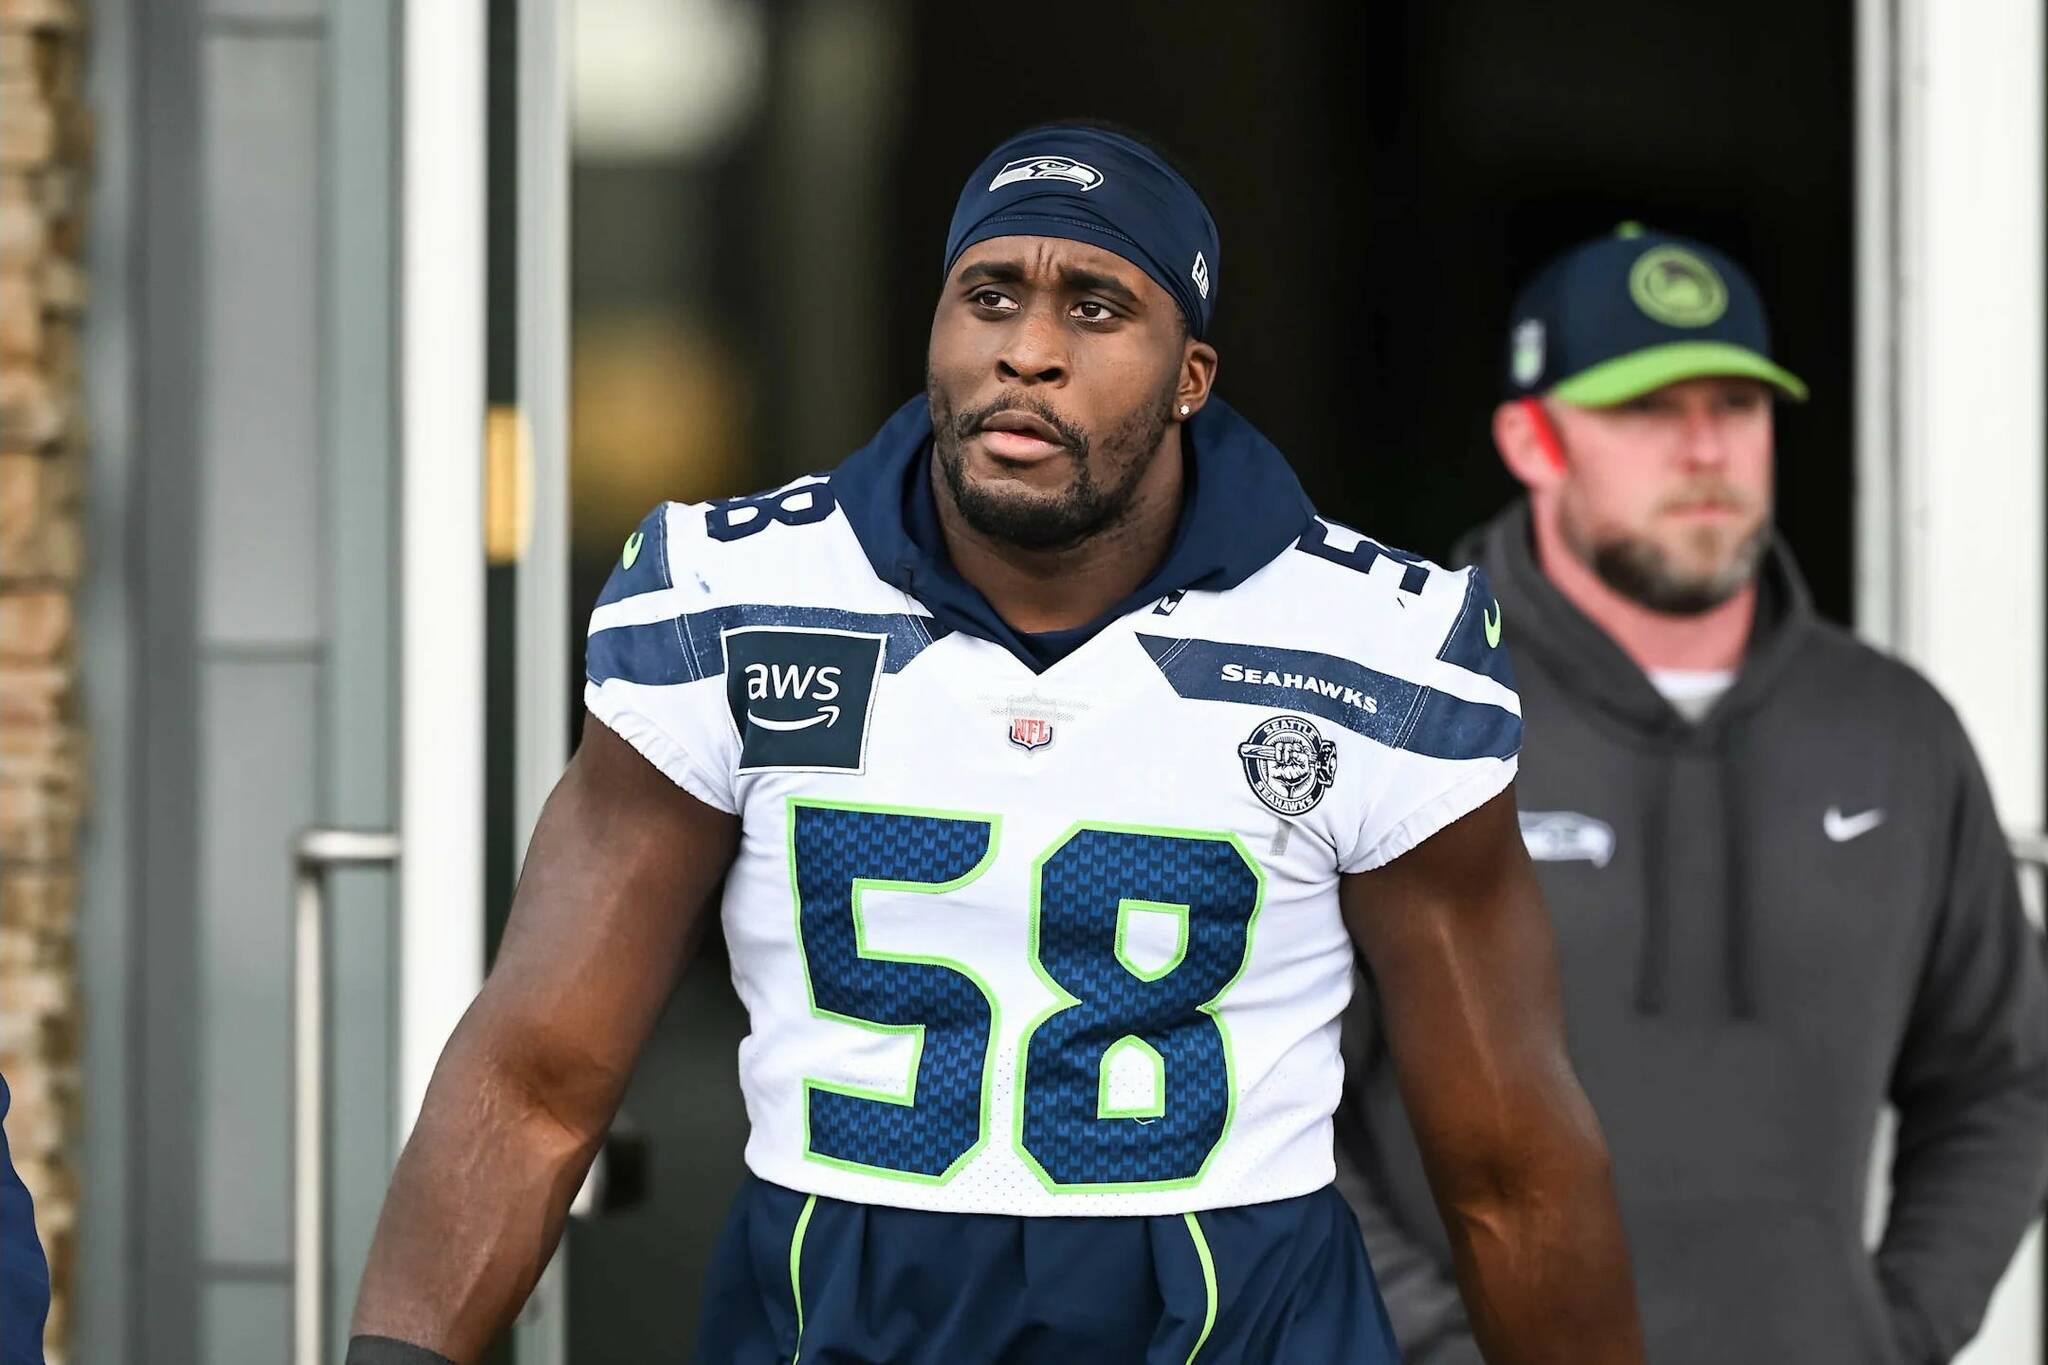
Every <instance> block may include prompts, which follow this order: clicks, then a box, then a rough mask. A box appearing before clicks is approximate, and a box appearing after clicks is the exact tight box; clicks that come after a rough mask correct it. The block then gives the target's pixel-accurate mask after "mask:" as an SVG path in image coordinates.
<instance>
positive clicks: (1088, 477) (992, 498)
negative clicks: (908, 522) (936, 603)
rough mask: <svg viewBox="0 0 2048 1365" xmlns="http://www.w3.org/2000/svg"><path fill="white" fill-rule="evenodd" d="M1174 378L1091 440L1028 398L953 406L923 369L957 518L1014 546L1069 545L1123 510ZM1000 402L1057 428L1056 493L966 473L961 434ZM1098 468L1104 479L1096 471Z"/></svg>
mask: <svg viewBox="0 0 2048 1365" xmlns="http://www.w3.org/2000/svg"><path fill="white" fill-rule="evenodd" d="M1177 380H1178V376H1171V377H1170V378H1169V382H1168V383H1167V384H1166V385H1164V386H1163V387H1162V389H1161V390H1160V392H1159V393H1157V394H1155V395H1152V396H1150V397H1148V398H1147V399H1146V401H1145V402H1143V403H1141V404H1139V406H1138V407H1137V408H1136V409H1135V410H1133V411H1132V412H1130V413H1128V414H1126V415H1125V416H1124V417H1123V418H1121V419H1120V420H1118V422H1117V423H1116V424H1115V425H1114V426H1112V427H1111V428H1110V429H1109V430H1108V431H1107V432H1104V433H1103V435H1102V437H1101V438H1100V439H1099V440H1091V439H1090V438H1089V436H1088V433H1086V432H1084V431H1082V430H1081V429H1080V428H1078V427H1076V426H1074V425H1072V424H1071V423H1069V422H1067V421H1065V420H1063V419H1062V418H1061V417H1060V416H1059V415H1058V414H1057V413H1055V412H1054V411H1053V410H1052V409H1051V408H1049V407H1047V406H1045V405H1044V404H1043V403H1040V402H1037V401H1035V400H1033V399H1029V398H998V399H996V400H995V401H994V402H991V403H988V404H986V405H984V406H982V407H980V408H977V409H975V410H974V411H972V412H964V413H955V412H954V411H953V408H952V405H951V404H950V403H948V402H947V401H946V397H945V395H944V394H943V393H942V392H940V390H939V386H938V385H937V384H936V383H935V382H933V380H932V378H931V376H930V375H929V374H927V375H926V377H925V393H926V395H927V398H928V400H929V402H930V404H931V414H932V456H933V462H934V463H935V464H936V465H937V466H938V471H939V477H940V478H942V479H944V480H945V481H946V491H947V492H948V493H949V494H950V495H951V496H952V499H953V505H954V506H955V507H957V508H959V509H960V515H961V517H962V519H964V520H965V521H966V522H967V524H968V525H969V526H971V527H973V528H974V530H975V531H977V532H978V533H980V534H981V535H984V536H987V537H988V538H989V539H991V540H995V541H1000V542H1002V543H1004V544H1007V545H1013V546H1015V547H1016V548H1018V549H1020V550H1036V551H1058V550H1071V549H1073V548H1074V547H1075V546H1077V545H1079V544H1081V543H1082V542H1083V541H1086V540H1089V539H1091V538H1093V537H1095V536H1098V535H1101V534H1102V533H1103V532H1104V531H1107V530H1110V529H1111V528H1113V527H1115V526H1117V525H1119V524H1120V523H1122V522H1123V521H1124V520H1125V518H1127V517H1128V516H1129V515H1130V512H1131V504H1132V502H1133V501H1134V500H1135V498H1136V495H1137V490H1138V481H1139V480H1140V479H1142V478H1143V477H1144V475H1145V471H1146V470H1147V469H1149V468H1150V467H1151V464H1152V457H1153V456H1154V455H1155V454H1156V453H1157V452H1158V450H1159V446H1160V443H1161V442H1162V441H1163V440H1164V439H1165V437H1166V428H1167V425H1168V424H1169V423H1170V422H1172V420H1173V396H1174V390H1175V386H1176V383H1177ZM1006 410H1015V411H1019V412H1028V413H1030V414H1032V415H1033V416H1035V417H1037V418H1039V419H1040V420H1041V421H1043V422H1045V423H1046V425H1048V426H1050V427H1051V428H1052V429H1053V430H1054V431H1055V432H1057V433H1059V439H1060V444H1061V445H1063V446H1064V447H1065V448H1066V449H1065V452H1064V457H1065V458H1066V460H1067V461H1069V463H1070V464H1071V466H1072V470H1073V473H1072V477H1071V478H1070V479H1069V480H1068V482H1067V485H1066V487H1065V488H1063V489H1061V490H1059V491H1058V492H1056V493H1034V492H1028V491H1011V490H1008V489H1004V488H1000V487H991V486H989V484H988V483H986V482H985V481H980V480H976V479H973V478H970V477H969V476H968V473H967V449H966V447H967V442H968V441H970V440H972V439H973V438H974V435H975V434H976V433H977V432H979V431H980V430H981V424H982V423H983V422H985V421H987V420H988V419H989V418H990V417H992V416H994V415H995V414H996V413H998V412H1003V411H1006ZM1098 469H1099V471H1100V472H1101V474H1102V475H1103V476H1104V478H1103V479H1098V477H1097V473H1098Z"/></svg>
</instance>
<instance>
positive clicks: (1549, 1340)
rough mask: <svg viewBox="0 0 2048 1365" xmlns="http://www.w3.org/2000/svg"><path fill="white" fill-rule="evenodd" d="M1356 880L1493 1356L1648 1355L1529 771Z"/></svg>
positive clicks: (1461, 1260)
mask: <svg viewBox="0 0 2048 1365" xmlns="http://www.w3.org/2000/svg"><path fill="white" fill-rule="evenodd" d="M1340 896H1341V899H1342V904H1343V909H1344V917H1345V920H1346V922H1347V924H1348V925H1349V926H1350V929H1351V934H1352V937H1353V939H1354V940H1355V941H1356V942H1357V944H1358V946H1359V948H1360V950H1361V951H1363V952H1364V954H1365V957H1366V960H1367V961H1368V962H1369V963H1370V964H1371V966H1372V970H1373V975H1374V977H1375V979H1376V981H1377V983H1378V989H1379V993H1380V1003H1381V1009H1382V1012H1383V1014H1384V1017H1385V1022H1386V1030H1387V1042H1388V1048H1389V1051H1390V1053H1391V1055H1392V1057H1393V1061H1394V1066H1395V1070H1396V1073H1397V1074H1398V1076H1399V1079H1400V1086H1401V1097H1402V1100H1403V1101H1404V1102H1405V1103H1406V1105H1407V1107H1408V1113H1409V1115H1410V1116H1411V1118H1412V1120H1413V1122H1414V1125H1415V1130H1416V1137H1417V1139H1418V1140H1419V1142H1420V1144H1421V1149H1422V1155H1423V1162H1424V1165H1425V1166H1426V1167H1427V1169H1428V1172H1429V1180H1430V1185H1431V1188H1432V1189H1433V1190H1434V1192H1435V1194H1436V1199H1437V1204H1438V1207H1439V1208H1440V1209H1441V1210H1442V1213H1443V1219H1444V1226H1445V1227H1446V1228H1447V1229H1448V1230H1449V1232H1450V1236H1451V1245H1452V1248H1453V1252H1454V1254H1455V1256H1456V1260H1457V1273H1458V1284H1459V1287H1460V1289H1461V1290H1462V1292H1463V1295H1464V1299H1465V1306H1466V1311H1467V1313H1468V1315H1469V1316H1470V1319H1471V1322H1472V1328H1473V1333H1474V1335H1475V1337H1476V1338H1477V1339H1478V1342H1479V1345H1480V1347H1481V1349H1482V1350H1483V1351H1484V1352H1485V1353H1486V1358H1487V1360H1489V1361H1491V1362H1495V1365H1538V1363H1539V1362H1553V1361H1556V1362H1563V1361H1570V1362H1573V1365H1610V1363H1611V1365H1623V1363H1624V1362H1631V1363H1632V1362H1640V1361H1641V1360H1642V1359H1643V1345H1642V1333H1641V1329H1640V1327H1639V1326H1638V1324H1637V1321H1636V1307H1635V1297H1634V1290H1633V1286H1632V1284H1631V1277H1630V1273H1629V1265H1628V1251H1627V1247H1626V1245H1625V1242H1624V1239H1623V1236H1622V1230H1621V1217H1620V1213H1619V1210H1618V1209H1617V1208H1616V1205H1615V1199H1614V1189H1613V1185H1612V1184H1611V1182H1610V1180H1609V1175H1608V1160H1607V1146H1606V1142H1605V1140H1604V1139H1603V1138H1602V1137H1601V1134H1600V1125H1599V1121H1598V1120H1597V1119H1596V1118H1595V1117H1594V1115H1593V1110H1592V1107H1591V1106H1590V1105H1589V1104H1588V1103H1587V1102H1586V1097H1585V1095H1584V1094H1583V1093H1582V1092H1581V1090H1580V1089H1579V1083H1578V1080H1577V1078H1576V1077H1575V1076H1574V1075H1573V1074H1572V1068H1571V1061H1570V1059H1569V1058H1568V1057H1567V1056H1566V1054H1565V1045H1564V1033H1563V1018H1562V1013H1561V1010H1560V1007H1559V1003H1558V986H1557V962H1556V956H1557V955H1556V948H1555V946H1554V944H1553V941H1552V938H1551V929H1550V919H1549V916H1548V915H1547V914H1546V913H1545V910H1544V907H1543V902H1542V898H1541V894H1540V893H1539V892H1538V890H1537V887H1536V880H1535V874H1534V872H1533V871H1532V870H1531V868H1530V866H1529V859H1528V854H1527V853H1526V851H1525V850H1524V847H1523V844H1522V837H1521V834H1520V831H1519V830H1518V828H1517V825H1516V821H1515V804H1514V790H1513V788H1512V787H1510V788H1509V789H1508V790H1507V791H1504V792H1502V793H1501V794H1500V795H1499V796H1496V797H1494V798H1493V799H1492V800H1491V801H1489V802H1487V803H1486V804H1485V805H1483V806H1481V807H1479V808H1478V809H1477V810H1474V811H1473V812H1472V813H1471V814H1469V815H1467V816H1465V817H1464V818H1463V819H1460V820H1458V821H1455V822H1454V823H1452V824H1451V825H1449V826H1447V827H1446V828H1445V829H1443V830H1441V831H1439V832H1438V833H1437V834H1435V835H1434V836H1432V837H1430V838H1429V839H1426V840H1424V841H1423V842H1422V843H1421V844H1419V845H1418V846H1416V847H1415V848H1414V849H1412V850H1410V851H1409V852H1408V853H1406V854H1404V855H1402V856H1401V857H1399V858H1396V859H1394V860H1393V861H1392V862H1390V863H1387V864H1386V865H1384V866H1382V867H1379V868H1376V869H1374V870H1373V871H1370V872H1360V873H1355V874H1353V875H1350V876H1347V877H1345V878H1344V880H1343V883H1342V888H1341V891H1340Z"/></svg>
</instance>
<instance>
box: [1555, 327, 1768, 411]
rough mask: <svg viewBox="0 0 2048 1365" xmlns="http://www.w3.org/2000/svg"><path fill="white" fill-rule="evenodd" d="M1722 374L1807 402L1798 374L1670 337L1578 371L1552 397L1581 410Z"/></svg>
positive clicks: (1739, 349)
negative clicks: (1667, 342) (1754, 381)
mask: <svg viewBox="0 0 2048 1365" xmlns="http://www.w3.org/2000/svg"><path fill="white" fill-rule="evenodd" d="M1724 376H1740V377H1742V378H1746V379H1761V380H1763V381H1764V382H1765V383H1766V384H1770V385H1773V386H1774V387H1776V388H1777V389H1778V391H1779V392H1781V393H1783V394H1784V395H1785V396H1786V397H1787V398H1790V399H1792V400H1794V401H1795V402H1801V403H1803V402H1805V401H1806V385H1805V384H1803V383H1801V382H1800V380H1799V378H1798V376H1796V375H1794V374H1793V373H1792V372H1791V371H1789V370H1786V369H1784V368H1782V367H1780V366H1777V365H1774V364H1772V363H1771V362H1770V361H1769V360H1766V359H1765V358H1764V357H1762V356H1760V355H1758V354H1757V353H1756V352H1755V351H1752V350H1749V349H1748V348H1746V347H1743V346H1735V345H1731V344H1730V343H1728V342H1725V341H1674V342H1672V343H1671V344H1670V345H1668V346H1650V347H1647V348H1645V349H1643V350H1640V351H1633V352H1631V353H1629V354H1628V355H1623V356H1616V357H1615V358H1614V359H1612V360H1606V361H1602V362H1601V363H1600V364H1598V365H1595V366H1593V367H1592V368H1591V369H1587V370H1581V371H1579V372H1578V373H1577V374H1575V375H1573V376H1572V377H1571V378H1570V379H1567V380H1565V381H1563V382H1562V383H1560V384H1558V385H1557V386H1556V387H1555V388H1553V389H1552V390H1551V391H1550V396H1551V397H1552V398H1557V399H1562V400H1563V401H1564V402H1567V403H1573V404H1576V405H1578V406H1579V407H1582V408H1611V407H1613V406H1614V405H1615V404H1616V403H1626V402H1628V401H1629V400H1630V399H1631V398H1640V397H1642V396H1643V395H1644V394H1646V393H1649V392H1650V391H1651V390H1652V389H1661V388H1663V387H1664V386H1665V385H1666V384H1676V383H1677V382H1678V381H1679V380H1681V379H1710V378H1718V377H1724Z"/></svg>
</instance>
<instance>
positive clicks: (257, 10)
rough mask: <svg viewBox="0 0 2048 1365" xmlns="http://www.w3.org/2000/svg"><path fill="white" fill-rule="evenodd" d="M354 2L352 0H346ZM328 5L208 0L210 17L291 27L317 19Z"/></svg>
mask: <svg viewBox="0 0 2048 1365" xmlns="http://www.w3.org/2000/svg"><path fill="white" fill-rule="evenodd" d="M345 2H346V3H354V0H345ZM326 9H327V2H326V0H208V4H207V6H206V17H207V19H209V20H222V19H225V20H230V21H233V20H246V21H249V22H250V23H251V24H252V25H253V24H261V23H265V22H274V21H282V22H285V23H288V24H290V25H292V27H293V28H294V29H297V28H301V27H305V26H306V25H307V21H309V20H310V21H313V22H314V23H317V22H319V21H320V20H321V19H322V18H323V16H324V15H325V12H326Z"/></svg>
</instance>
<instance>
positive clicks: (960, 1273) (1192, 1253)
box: [697, 1176, 1400, 1365]
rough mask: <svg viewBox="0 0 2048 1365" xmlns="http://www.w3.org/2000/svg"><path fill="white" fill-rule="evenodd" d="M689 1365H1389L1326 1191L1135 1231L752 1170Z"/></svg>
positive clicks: (1349, 1229)
mask: <svg viewBox="0 0 2048 1365" xmlns="http://www.w3.org/2000/svg"><path fill="white" fill-rule="evenodd" d="M697 1359H698V1360H699V1361H700V1362H704V1365H769V1362H790V1361H800V1362H801V1365H855V1363H856V1362H858V1363H859V1365H884V1362H887V1363H888V1365H898V1363H899V1362H902V1363H905V1365H925V1363H926V1362H930V1365H939V1363H940V1362H944V1365H982V1362H991V1363H992V1362H998V1361H1001V1362H1018V1365H1036V1363H1037V1362H1045V1363H1046V1365H1095V1362H1103V1363H1104V1365H1110V1363H1111V1362H1114V1365H1137V1362H1143V1363H1144V1365H1184V1363H1185V1362H1187V1361H1189V1360H1194V1361H1197V1362H1200V1365H1226V1363H1227V1362H1244V1363H1245V1365H1266V1363H1267V1362H1275V1361H1278V1362H1295V1361H1303V1362H1315V1365H1325V1362H1330V1363H1334V1362H1359V1363H1360V1365H1397V1362H1398V1361H1399V1360H1400V1354H1399V1352H1398V1351H1397V1350H1396V1348H1395V1346H1394V1335H1393V1330H1392V1329H1391V1328H1390V1327H1389V1326H1388V1324H1387V1313H1386V1309H1385V1307H1384V1306H1383V1305H1382V1304H1381V1303H1380V1296H1379V1289H1378V1287H1377V1286H1376V1285H1375V1284H1374V1283H1373V1278H1372V1270H1371V1268H1370V1267H1369V1266H1368V1265H1367V1264H1366V1259H1365V1245H1364V1243H1363V1242H1361V1241H1360V1240H1359V1236H1358V1224H1357V1222H1356V1221H1355V1220H1354V1219H1353V1217H1352V1214H1351V1210H1350V1209H1349V1207H1347V1206H1346V1205H1345V1203H1344V1200H1343V1198H1342V1197H1341V1196H1340V1195H1338V1193H1337V1191H1336V1189H1335V1188H1334V1187H1331V1188H1325V1189H1322V1190H1319V1191H1317V1192H1316V1193H1314V1194H1310V1195H1303V1196H1301V1197H1300V1198H1297V1199H1283V1200H1278V1201H1276V1202H1274V1203H1270V1204H1251V1205H1246V1206H1244V1207H1241V1208H1230V1209H1210V1210H1205V1211H1203V1212H1201V1213H1196V1214H1187V1215H1182V1214H1172V1215H1166V1216H1161V1217H1146V1218H1021V1217H1014V1216H1010V1215H997V1214H966V1213H924V1212H918V1211H915V1210H910V1209H896V1208H883V1207H878V1206H873V1205H865V1204H848V1203H844V1202H842V1201H840V1200H836V1199H824V1198H820V1197H816V1196H812V1195H805V1194H799V1193H797V1192H796V1191H794V1190H788V1189H784V1188H783V1187H782V1186H780V1185H771V1184H769V1183H768V1182H766V1181H764V1180H759V1179H756V1178H754V1177H753V1176H749V1177H747V1183H746V1184H745V1186H743V1187H742V1189H741V1190H740V1195H739V1199H738V1201H737V1202H736V1203H735V1204H734V1206H733V1211H732V1215H731V1217H730V1219H728V1221H727V1223H726V1227H725V1232H724V1235H723V1236H722V1237H721V1239H720V1242H719V1247H718V1251H717V1254H716V1256H715V1257H714V1259H713V1262H712V1268H711V1274H710V1277H709V1280H708V1282H707V1283H706V1285H705V1293H704V1319H703V1327H702V1331H701V1334H700V1336H699V1338H698V1342H697Z"/></svg>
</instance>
